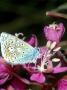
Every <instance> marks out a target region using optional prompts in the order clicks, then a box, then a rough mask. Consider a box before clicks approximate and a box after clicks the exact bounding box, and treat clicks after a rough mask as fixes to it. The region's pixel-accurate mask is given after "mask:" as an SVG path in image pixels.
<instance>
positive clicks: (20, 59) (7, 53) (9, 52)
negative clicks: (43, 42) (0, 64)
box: [0, 32, 40, 65]
mask: <svg viewBox="0 0 67 90" xmlns="http://www.w3.org/2000/svg"><path fill="white" fill-rule="evenodd" d="M0 44H1V53H2V57H3V58H4V59H5V60H6V62H7V63H9V64H13V65H17V64H26V63H35V62H36V60H37V58H38V57H39V56H40V52H39V50H38V48H36V47H35V48H34V47H32V46H31V45H29V44H28V43H27V42H25V41H23V40H22V39H19V38H18V37H16V36H14V35H12V34H9V33H6V32H2V33H1V36H0Z"/></svg>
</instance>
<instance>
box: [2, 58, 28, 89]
mask: <svg viewBox="0 0 67 90" xmlns="http://www.w3.org/2000/svg"><path fill="white" fill-rule="evenodd" d="M27 81H28V80H27ZM27 81H25V79H23V78H22V77H20V75H18V74H17V73H16V72H15V71H14V68H12V67H11V66H10V65H9V64H7V63H6V62H5V60H4V59H3V58H1V57H0V86H1V88H2V90H10V89H6V88H9V86H11V87H13V88H14V90H26V82H27ZM1 88H0V90H1ZM11 90H12V89H11Z"/></svg>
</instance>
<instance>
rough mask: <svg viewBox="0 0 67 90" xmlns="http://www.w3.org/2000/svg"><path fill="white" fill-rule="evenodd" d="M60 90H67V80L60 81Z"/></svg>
mask: <svg viewBox="0 0 67 90" xmlns="http://www.w3.org/2000/svg"><path fill="white" fill-rule="evenodd" d="M58 90H67V80H66V79H60V80H59V81H58Z"/></svg>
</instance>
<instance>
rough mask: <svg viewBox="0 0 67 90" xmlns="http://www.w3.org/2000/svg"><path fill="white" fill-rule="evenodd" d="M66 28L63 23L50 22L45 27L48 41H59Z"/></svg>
mask: <svg viewBox="0 0 67 90" xmlns="http://www.w3.org/2000/svg"><path fill="white" fill-rule="evenodd" d="M64 31H65V28H64V25H63V24H62V23H60V24H50V25H49V26H45V27H44V34H45V37H46V39H47V40H48V41H52V42H54V41H55V42H57V43H58V42H59V41H60V40H61V38H62V36H63V34H64Z"/></svg>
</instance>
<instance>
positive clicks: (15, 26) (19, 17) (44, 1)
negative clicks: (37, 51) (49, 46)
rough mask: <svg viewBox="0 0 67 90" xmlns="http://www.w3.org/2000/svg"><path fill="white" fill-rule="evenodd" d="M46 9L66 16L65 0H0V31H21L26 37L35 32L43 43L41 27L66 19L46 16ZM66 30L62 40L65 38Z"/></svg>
mask: <svg viewBox="0 0 67 90" xmlns="http://www.w3.org/2000/svg"><path fill="white" fill-rule="evenodd" d="M46 11H54V12H60V13H63V14H65V15H66V16H67V0H0V32H3V31H5V32H9V33H16V32H23V33H24V34H25V35H26V36H27V37H30V35H31V34H36V35H37V38H38V40H39V43H40V45H42V44H43V41H44V39H43V35H42V34H43V32H42V31H43V28H44V26H45V25H48V24H50V23H53V22H56V23H60V22H62V23H64V25H65V27H66V28H67V19H65V18H60V17H50V16H46ZM66 34H67V31H66V32H65V35H64V37H63V40H66V39H67V36H66Z"/></svg>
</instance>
